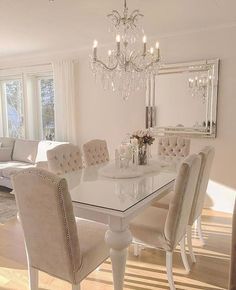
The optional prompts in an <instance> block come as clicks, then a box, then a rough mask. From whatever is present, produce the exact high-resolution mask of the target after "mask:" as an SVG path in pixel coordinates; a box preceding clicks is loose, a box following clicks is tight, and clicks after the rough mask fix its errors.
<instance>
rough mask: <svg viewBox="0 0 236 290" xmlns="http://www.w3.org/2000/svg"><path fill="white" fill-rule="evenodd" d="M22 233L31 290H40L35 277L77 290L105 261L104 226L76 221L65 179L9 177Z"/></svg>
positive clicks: (42, 174)
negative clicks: (45, 277)
mask: <svg viewBox="0 0 236 290" xmlns="http://www.w3.org/2000/svg"><path fill="white" fill-rule="evenodd" d="M12 179H13V186H14V191H15V195H16V201H17V206H18V209H19V215H20V222H21V225H22V228H23V233H24V239H25V247H26V253H27V261H28V271H29V286H30V290H38V289H39V288H38V271H43V272H45V273H48V274H49V275H52V276H54V277H56V278H59V279H62V280H65V281H67V282H69V283H71V284H72V290H79V289H80V282H81V281H82V280H83V279H84V278H85V277H86V276H87V275H88V274H89V273H91V272H92V271H93V270H95V269H96V268H97V267H98V266H99V265H100V264H101V263H102V262H103V261H104V260H106V259H107V257H108V256H109V249H108V248H107V246H106V244H105V242H104V236H105V232H106V230H107V226H106V225H103V224H100V223H96V222H90V221H88V220H83V219H75V217H74V213H73V207H72V202H71V198H70V194H69V192H68V187H67V182H66V180H65V179H64V178H60V177H59V176H57V175H55V174H53V173H51V172H48V171H46V170H43V169H37V168H30V169H26V170H23V171H20V173H18V174H16V175H15V176H13V178H12Z"/></svg>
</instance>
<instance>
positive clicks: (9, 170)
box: [0, 161, 34, 178]
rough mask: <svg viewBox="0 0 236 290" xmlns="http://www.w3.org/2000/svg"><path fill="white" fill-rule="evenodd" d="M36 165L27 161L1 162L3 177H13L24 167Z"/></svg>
mask: <svg viewBox="0 0 236 290" xmlns="http://www.w3.org/2000/svg"><path fill="white" fill-rule="evenodd" d="M33 166H34V165H32V164H30V163H26V162H17V161H9V162H0V175H1V176H3V177H7V178H11V176H12V175H15V174H16V173H18V172H19V171H20V170H22V169H26V168H30V167H33Z"/></svg>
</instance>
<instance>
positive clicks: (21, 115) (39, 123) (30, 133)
mask: <svg viewBox="0 0 236 290" xmlns="http://www.w3.org/2000/svg"><path fill="white" fill-rule="evenodd" d="M0 136H8V137H13V138H27V139H32V140H54V139H55V118H54V81H53V75H52V65H51V64H42V65H32V66H27V67H22V68H9V69H4V70H3V69H2V70H1V69H0Z"/></svg>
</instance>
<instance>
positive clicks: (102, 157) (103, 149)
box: [83, 139, 109, 166]
mask: <svg viewBox="0 0 236 290" xmlns="http://www.w3.org/2000/svg"><path fill="white" fill-rule="evenodd" d="M83 153H84V161H85V165H86V166H92V165H97V164H101V163H104V162H107V161H109V152H108V148H107V143H106V141H105V140H98V139H96V140H91V141H89V142H87V143H85V144H84V145H83Z"/></svg>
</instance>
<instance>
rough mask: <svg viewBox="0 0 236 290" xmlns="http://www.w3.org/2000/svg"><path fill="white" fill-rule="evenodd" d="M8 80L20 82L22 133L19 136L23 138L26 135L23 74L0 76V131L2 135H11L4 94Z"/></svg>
mask: <svg viewBox="0 0 236 290" xmlns="http://www.w3.org/2000/svg"><path fill="white" fill-rule="evenodd" d="M8 81H20V82H21V92H22V95H21V102H22V115H23V128H24V131H23V135H22V136H20V138H25V135H26V112H25V95H24V78H23V75H8V76H4V77H0V103H1V105H0V110H1V112H2V118H1V125H2V129H1V131H2V132H1V133H2V135H3V136H6V137H12V136H10V134H9V124H8V123H9V122H8V110H7V95H6V83H7V82H8Z"/></svg>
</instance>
